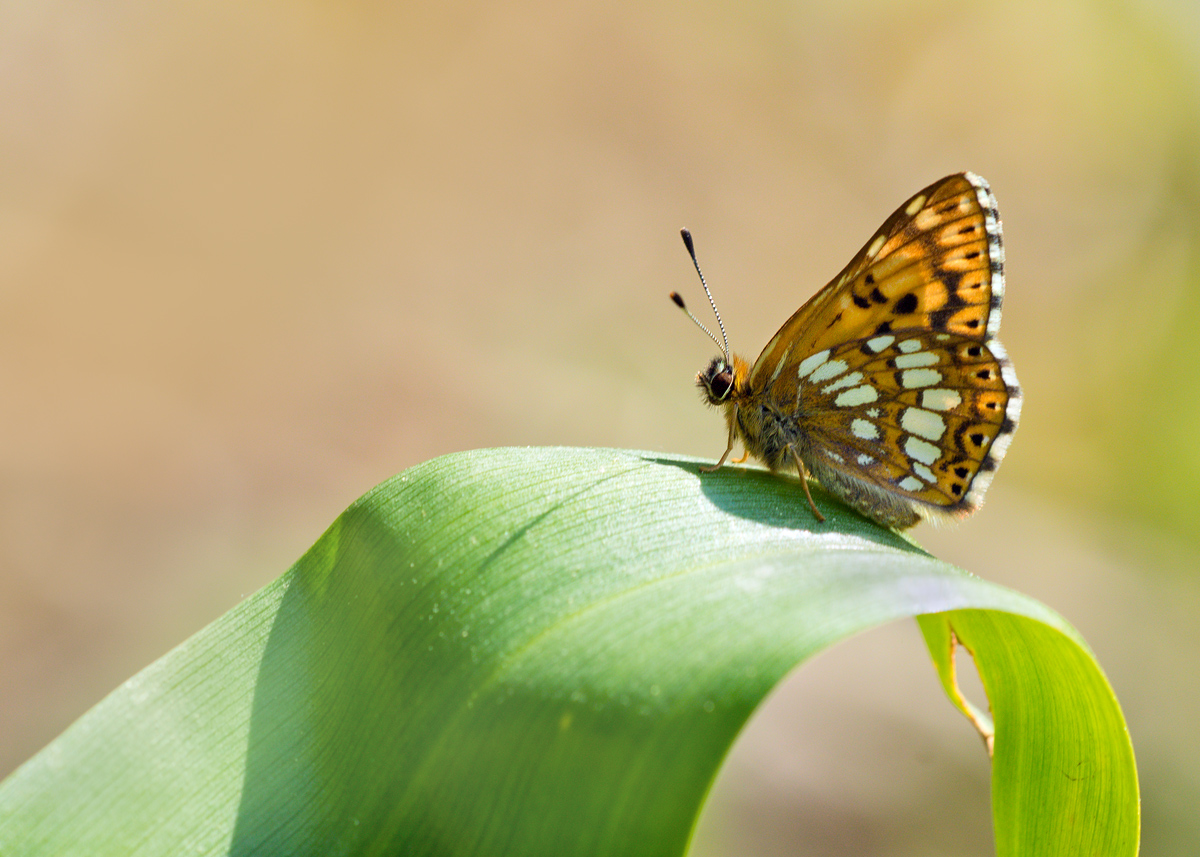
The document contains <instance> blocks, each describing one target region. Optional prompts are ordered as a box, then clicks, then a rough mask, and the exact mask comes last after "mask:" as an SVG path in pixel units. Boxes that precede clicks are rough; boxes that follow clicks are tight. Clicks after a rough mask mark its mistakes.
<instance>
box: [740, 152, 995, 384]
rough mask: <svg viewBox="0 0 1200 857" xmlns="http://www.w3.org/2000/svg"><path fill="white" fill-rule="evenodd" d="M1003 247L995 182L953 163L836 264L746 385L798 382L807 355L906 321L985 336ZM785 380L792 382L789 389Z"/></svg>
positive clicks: (990, 332) (896, 328) (910, 326)
mask: <svg viewBox="0 0 1200 857" xmlns="http://www.w3.org/2000/svg"><path fill="white" fill-rule="evenodd" d="M1003 296H1004V248H1003V245H1002V243H1001V239H1000V217H999V214H998V212H997V209H996V200H995V198H994V197H993V196H992V192H991V190H990V189H989V188H988V185H987V182H985V181H984V180H983V179H982V178H980V177H979V176H977V175H975V174H973V173H959V174H957V175H952V176H947V177H946V178H944V179H942V180H940V181H937V182H934V183H933V184H931V185H930V186H929V187H927V188H925V189H924V190H922V191H920V192H919V193H916V194H914V195H913V196H912V197H910V198H909V199H908V200H907V201H906V202H905V203H904V204H903V205H901V206H900V207H899V208H898V209H896V211H895V212H894V213H893V214H892V216H891V217H889V218H888V219H887V220H885V221H884V223H883V225H882V226H880V227H879V229H878V230H876V232H875V235H874V236H872V238H871V240H870V241H868V242H867V243H866V244H865V245H864V246H863V248H862V249H861V250H859V251H858V253H857V254H856V255H855V256H854V258H853V259H851V260H850V264H848V265H847V266H846V267H845V268H844V269H843V270H842V272H841V273H840V274H838V275H837V276H836V277H834V278H833V280H832V281H830V283H829V284H828V285H827V286H825V288H823V289H821V291H819V292H817V294H816V295H814V296H813V297H812V299H811V300H809V301H808V302H807V303H806V304H804V306H802V307H800V309H798V310H796V312H795V313H794V314H793V315H792V317H791V318H789V319H788V320H787V321H786V322H785V323H784V325H783V327H781V328H780V329H779V332H778V333H776V334H775V336H774V337H772V339H771V341H770V342H768V343H767V347H766V348H764V349H763V351H762V353H761V354H760V355H759V357H758V359H757V360H756V361H755V362H754V365H753V366H752V367H751V369H750V374H749V376H748V378H747V385H748V387H749V389H750V390H751V391H752V392H762V391H765V390H766V388H768V387H771V386H772V385H777V384H782V389H779V390H778V391H773V392H776V394H777V395H778V396H779V397H780V398H783V399H786V398H788V396H789V395H790V396H794V395H795V392H796V383H795V380H796V379H795V372H792V371H788V370H789V369H791V368H794V367H796V366H799V364H800V363H801V362H802V361H803V360H805V359H806V358H808V357H810V356H812V355H813V354H815V353H817V352H819V351H821V350H822V349H825V348H829V347H833V346H836V345H838V344H839V343H844V342H851V341H854V340H857V339H864V338H868V337H870V336H871V335H880V334H883V333H889V332H892V333H897V332H903V331H905V330H935V331H944V332H947V333H956V334H960V335H963V336H970V337H975V338H978V339H981V340H982V339H985V338H987V337H989V336H994V335H995V333H996V331H997V330H999V327H1000V304H1001V301H1002V299H1003ZM788 388H790V389H788Z"/></svg>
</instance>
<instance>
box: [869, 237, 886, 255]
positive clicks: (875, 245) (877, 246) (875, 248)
mask: <svg viewBox="0 0 1200 857" xmlns="http://www.w3.org/2000/svg"><path fill="white" fill-rule="evenodd" d="M885 241H887V236H886V235H876V236H875V240H874V241H872V242H871V246H870V247H868V248H867V258H868V259H872V258H874V257H875V254H876V253H878V252H879V251H880V250H882V249H883V242H885Z"/></svg>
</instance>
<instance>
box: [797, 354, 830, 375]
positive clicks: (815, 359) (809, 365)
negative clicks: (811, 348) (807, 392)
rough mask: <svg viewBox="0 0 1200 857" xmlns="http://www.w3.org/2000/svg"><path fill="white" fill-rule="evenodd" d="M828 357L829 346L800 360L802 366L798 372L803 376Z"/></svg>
mask: <svg viewBox="0 0 1200 857" xmlns="http://www.w3.org/2000/svg"><path fill="white" fill-rule="evenodd" d="M828 359H829V349H828V348H826V349H825V350H824V351H818V352H817V353H816V354H810V355H809V356H808V357H805V358H804V359H803V360H801V361H800V368H799V369H797V370H796V374H797V375H799V376H800V377H801V378H803V377H805V376H806V375H808V373H809V372H812V371H813V370H814V369H816V368H817V367H818V366H820V365H821V364H822V363H824V362H825V361H826V360H828Z"/></svg>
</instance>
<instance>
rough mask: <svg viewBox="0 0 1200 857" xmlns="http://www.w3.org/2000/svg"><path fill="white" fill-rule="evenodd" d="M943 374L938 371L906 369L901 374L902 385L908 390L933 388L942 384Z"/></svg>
mask: <svg viewBox="0 0 1200 857" xmlns="http://www.w3.org/2000/svg"><path fill="white" fill-rule="evenodd" d="M941 380H942V373H941V372H938V371H937V370H936V369H905V370H904V371H903V372H901V373H900V384H901V386H903V387H904V389H906V390H915V389H917V388H918V387H932V386H933V385H934V384H939V383H941Z"/></svg>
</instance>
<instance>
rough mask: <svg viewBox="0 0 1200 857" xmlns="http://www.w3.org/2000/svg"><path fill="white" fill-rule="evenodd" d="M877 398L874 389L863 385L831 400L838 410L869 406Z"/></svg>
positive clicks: (868, 385)
mask: <svg viewBox="0 0 1200 857" xmlns="http://www.w3.org/2000/svg"><path fill="white" fill-rule="evenodd" d="M878 398H879V392H878V391H877V390H876V389H875V388H874V387H872V386H871V385H870V384H863V385H861V386H859V387H854V388H853V389H850V390H847V391H846V392H844V393H842V394H840V395H839V396H838V397H837V398H836V399H834V400H833V403H834V404H835V405H837V406H838V407H839V408H857V407H858V406H859V405H866V404H869V403H871V402H873V401H875V400H876V399H878Z"/></svg>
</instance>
